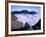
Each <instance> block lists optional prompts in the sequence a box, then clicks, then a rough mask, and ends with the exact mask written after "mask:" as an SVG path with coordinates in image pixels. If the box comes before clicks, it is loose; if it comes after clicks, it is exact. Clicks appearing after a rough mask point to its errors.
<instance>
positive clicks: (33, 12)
mask: <svg viewBox="0 0 46 37" xmlns="http://www.w3.org/2000/svg"><path fill="white" fill-rule="evenodd" d="M11 13H12V14H36V12H35V11H30V12H29V11H28V10H22V11H13V12H11Z"/></svg>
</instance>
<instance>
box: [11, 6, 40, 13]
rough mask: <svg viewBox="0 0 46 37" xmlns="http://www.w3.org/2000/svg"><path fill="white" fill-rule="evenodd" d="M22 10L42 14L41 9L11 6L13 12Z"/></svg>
mask: <svg viewBox="0 0 46 37" xmlns="http://www.w3.org/2000/svg"><path fill="white" fill-rule="evenodd" d="M21 10H28V11H36V12H40V7H37V6H15V5H12V6H11V11H12V12H13V11H21Z"/></svg>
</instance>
